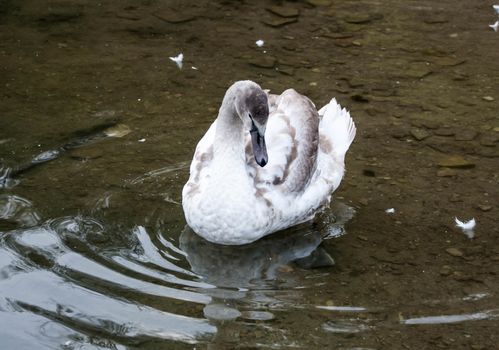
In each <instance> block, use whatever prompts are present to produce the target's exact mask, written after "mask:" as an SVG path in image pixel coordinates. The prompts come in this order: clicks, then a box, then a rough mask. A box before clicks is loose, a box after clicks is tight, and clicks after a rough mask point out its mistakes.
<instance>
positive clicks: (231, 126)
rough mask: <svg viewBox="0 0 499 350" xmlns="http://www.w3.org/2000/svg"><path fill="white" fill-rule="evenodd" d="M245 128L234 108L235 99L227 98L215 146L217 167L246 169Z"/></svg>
mask: <svg viewBox="0 0 499 350" xmlns="http://www.w3.org/2000/svg"><path fill="white" fill-rule="evenodd" d="M244 147H245V138H244V127H243V122H242V120H241V118H239V116H238V114H237V112H236V108H235V106H234V97H233V96H230V95H229V96H225V98H224V100H223V103H222V106H221V107H220V111H219V113H218V118H217V127H216V131H215V141H214V144H213V151H214V161H215V162H217V163H218V164H217V167H219V168H223V169H231V168H232V171H234V170H236V169H234V167H243V168H244V167H245V164H246V156H245V150H244Z"/></svg>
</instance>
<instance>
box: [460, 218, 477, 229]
mask: <svg viewBox="0 0 499 350" xmlns="http://www.w3.org/2000/svg"><path fill="white" fill-rule="evenodd" d="M455 221H456V226H457V227H459V228H461V229H462V230H463V231H471V230H473V229H474V228H475V226H476V221H475V218H472V219H471V220H469V221H466V222H463V221H461V220H459V219H458V218H455Z"/></svg>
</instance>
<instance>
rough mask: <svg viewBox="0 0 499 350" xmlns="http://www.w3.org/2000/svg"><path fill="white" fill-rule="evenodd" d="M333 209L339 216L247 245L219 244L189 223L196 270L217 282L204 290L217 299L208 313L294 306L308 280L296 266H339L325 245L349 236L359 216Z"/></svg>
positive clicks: (183, 242)
mask: <svg viewBox="0 0 499 350" xmlns="http://www.w3.org/2000/svg"><path fill="white" fill-rule="evenodd" d="M331 212H334V218H332V217H331V215H332V214H327V213H324V215H322V216H321V217H319V220H316V223H318V224H315V225H311V224H310V223H306V224H303V225H299V226H296V227H294V228H292V229H288V230H285V231H283V232H281V233H278V234H274V235H270V236H267V237H265V238H263V239H261V240H259V241H256V242H254V243H251V244H247V245H242V246H223V245H218V244H214V243H211V242H208V241H206V240H205V239H203V238H201V237H199V236H198V235H196V234H195V233H194V232H193V231H192V230H191V229H190V228H189V227H185V229H184V230H183V232H182V234H181V235H180V238H179V244H180V249H181V250H182V251H184V252H185V253H186V259H187V261H188V262H189V264H190V265H191V270H192V272H194V273H196V274H197V275H199V276H201V277H202V278H203V282H206V283H209V284H211V285H214V286H216V288H212V289H205V290H204V291H203V293H205V294H208V295H210V296H211V297H212V298H213V300H212V303H211V304H210V305H208V306H207V307H206V308H205V310H204V311H205V316H206V317H207V318H210V319H218V320H227V319H234V318H237V317H239V316H241V315H242V316H243V317H244V316H245V314H246V315H248V311H246V312H244V311H243V313H241V312H240V311H239V310H241V309H242V308H243V309H248V308H249V309H251V308H252V307H255V306H257V307H258V309H260V310H262V306H263V307H264V309H266V310H268V308H267V306H269V305H280V306H282V305H283V304H288V303H290V304H294V303H295V302H296V298H299V297H300V294H301V293H300V289H301V288H303V287H304V286H301V285H300V283H303V279H301V278H300V277H296V276H295V275H297V274H298V273H296V274H295V273H294V272H293V271H294V270H295V267H298V268H300V269H303V270H308V269H314V268H323V267H324V268H325V267H331V266H333V265H334V260H333V258H332V257H331V255H330V254H329V253H328V252H327V251H326V248H325V247H324V246H323V245H322V244H321V243H322V242H323V241H324V239H326V238H331V237H334V236H338V235H340V234H343V233H344V232H345V231H344V225H345V223H346V222H347V221H348V220H350V219H351V218H352V216H353V214H354V210H353V208H351V207H349V206H347V205H344V204H342V203H336V204H335V205H334V210H332V211H331ZM328 215H329V216H328ZM331 221H333V222H331ZM322 272H323V271H321V273H322ZM241 303H243V304H246V305H244V306H242V305H240V304H241ZM236 304H238V305H236ZM241 306H242V307H241ZM264 314H267V315H269V313H268V312H266V313H264ZM251 315H252V316H250V317H249V318H253V316H254V317H256V318H258V317H266V316H265V315H263V316H262V315H261V314H258V315H257V314H255V311H251ZM271 315H272V314H270V316H269V317H272V316H271Z"/></svg>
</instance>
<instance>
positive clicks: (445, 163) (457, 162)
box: [438, 156, 475, 169]
mask: <svg viewBox="0 0 499 350" xmlns="http://www.w3.org/2000/svg"><path fill="white" fill-rule="evenodd" d="M438 166H440V167H443V168H460V169H470V168H474V167H475V163H472V162H470V161H468V160H466V159H464V158H463V157H461V156H451V157H448V158H445V159H443V160H441V161H440V162H439V163H438Z"/></svg>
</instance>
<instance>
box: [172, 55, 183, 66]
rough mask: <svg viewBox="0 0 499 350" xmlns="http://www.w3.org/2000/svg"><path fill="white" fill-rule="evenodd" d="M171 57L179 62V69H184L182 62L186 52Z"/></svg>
mask: <svg viewBox="0 0 499 350" xmlns="http://www.w3.org/2000/svg"><path fill="white" fill-rule="evenodd" d="M170 59H171V60H172V61H173V62H175V63H176V64H177V67H178V68H179V69H182V62H183V60H184V54H183V53H179V54H178V55H177V56H175V57H170Z"/></svg>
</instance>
